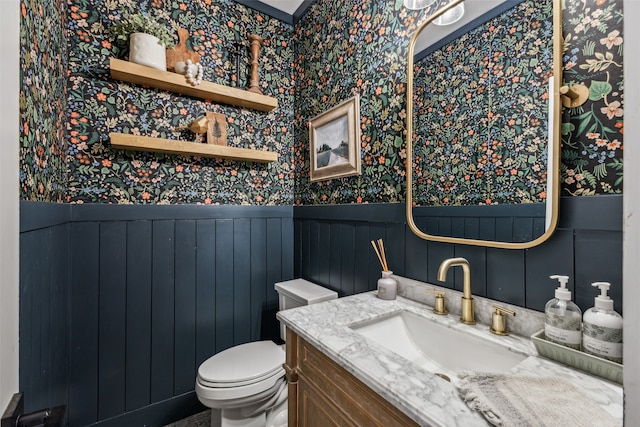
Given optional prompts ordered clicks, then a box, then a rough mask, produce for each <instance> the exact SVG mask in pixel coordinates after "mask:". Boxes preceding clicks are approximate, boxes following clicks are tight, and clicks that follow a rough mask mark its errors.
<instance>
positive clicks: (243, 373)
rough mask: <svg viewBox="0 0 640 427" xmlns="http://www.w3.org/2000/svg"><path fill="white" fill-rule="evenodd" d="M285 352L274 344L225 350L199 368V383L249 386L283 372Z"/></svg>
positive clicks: (261, 342) (260, 344)
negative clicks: (201, 381) (200, 381)
mask: <svg viewBox="0 0 640 427" xmlns="http://www.w3.org/2000/svg"><path fill="white" fill-rule="evenodd" d="M284 362H285V352H284V351H283V350H282V348H280V346H278V345H276V344H275V343H274V342H273V341H256V342H250V343H247V344H242V345H238V346H235V347H231V348H228V349H226V350H224V351H222V352H220V353H218V354H216V355H215V356H212V357H210V358H209V359H207V360H205V361H204V363H202V364H201V365H200V367H199V368H198V376H199V377H200V379H201V380H203V381H205V382H207V383H210V384H219V386H221V387H225V384H226V386H227V387H229V386H231V385H237V384H239V383H242V384H250V383H252V382H257V381H261V380H262V379H264V378H265V377H270V376H273V375H274V374H275V373H276V372H278V371H281V370H283V368H282V364H283V363H284Z"/></svg>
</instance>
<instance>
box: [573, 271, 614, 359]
mask: <svg viewBox="0 0 640 427" xmlns="http://www.w3.org/2000/svg"><path fill="white" fill-rule="evenodd" d="M591 286H595V287H598V288H600V295H599V296H597V297H596V299H595V303H594V307H592V308H590V309H589V310H587V311H585V312H584V323H583V325H584V329H583V332H582V347H583V350H584V352H585V353H589V354H593V355H595V356H598V357H602V358H603V359H608V360H611V361H613V362H617V363H622V316H620V315H619V314H618V313H616V312H615V311H614V310H613V300H612V299H611V298H610V297H609V296H608V295H607V291H608V290H609V288H610V287H611V284H610V283H609V282H595V283H592V284H591Z"/></svg>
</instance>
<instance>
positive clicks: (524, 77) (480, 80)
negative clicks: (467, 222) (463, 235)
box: [413, 0, 553, 206]
mask: <svg viewBox="0 0 640 427" xmlns="http://www.w3.org/2000/svg"><path fill="white" fill-rule="evenodd" d="M551 75H553V3H552V1H551V0H545V1H541V0H535V1H534V0H528V1H525V2H522V3H520V4H518V5H516V6H514V7H513V8H511V9H509V10H508V11H506V12H504V13H502V14H500V15H498V16H497V17H495V18H493V19H491V20H489V21H487V22H485V23H484V24H481V25H479V26H477V27H476V28H474V29H472V30H470V31H468V32H466V33H465V34H462V35H461V36H460V37H458V38H457V39H455V40H454V41H452V42H450V43H447V44H445V45H444V46H441V47H439V48H437V49H435V51H433V52H432V53H430V54H428V55H427V56H425V57H424V58H422V59H420V60H419V61H418V62H417V63H416V64H415V67H414V76H413V82H414V90H413V92H414V108H413V110H414V111H413V117H414V119H413V125H414V129H415V130H414V132H413V141H414V144H415V145H414V150H413V151H414V156H413V159H414V169H413V173H414V185H413V189H414V200H415V203H416V205H430V206H442V205H469V204H471V205H484V204H503V203H507V204H518V203H535V202H543V201H544V200H545V198H546V191H547V179H546V176H547V175H546V172H547V161H548V156H547V146H548V140H549V139H548V125H549V77H550V76H551Z"/></svg>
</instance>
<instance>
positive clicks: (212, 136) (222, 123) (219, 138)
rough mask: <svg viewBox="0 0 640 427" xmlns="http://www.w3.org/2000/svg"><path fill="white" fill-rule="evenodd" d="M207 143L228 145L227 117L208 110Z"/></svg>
mask: <svg viewBox="0 0 640 427" xmlns="http://www.w3.org/2000/svg"><path fill="white" fill-rule="evenodd" d="M206 117H207V124H208V126H207V144H213V145H225V146H226V145H227V118H226V117H225V115H224V114H220V113H212V112H210V111H207V116H206Z"/></svg>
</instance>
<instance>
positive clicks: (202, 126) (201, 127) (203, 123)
mask: <svg viewBox="0 0 640 427" xmlns="http://www.w3.org/2000/svg"><path fill="white" fill-rule="evenodd" d="M208 129H209V119H208V118H207V117H206V116H202V117H200V118H198V119H195V120H194V121H192V122H191V123H189V124H188V125H187V126H178V127H177V128H175V130H190V131H191V132H193V133H205V132H207V130H208Z"/></svg>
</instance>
